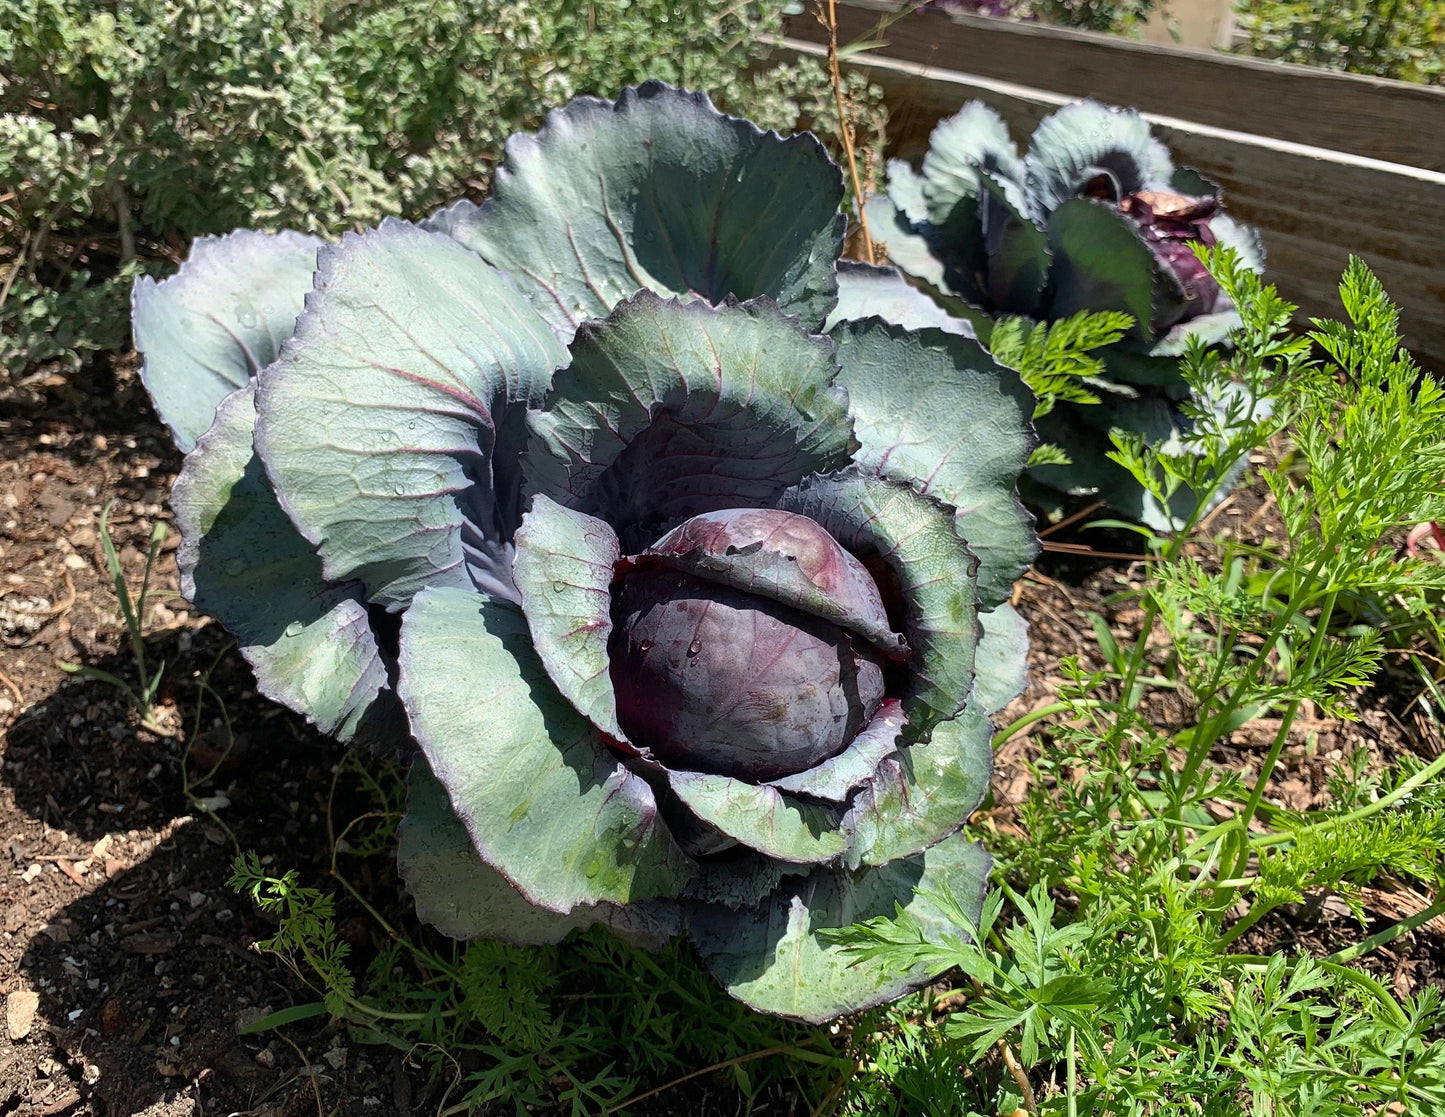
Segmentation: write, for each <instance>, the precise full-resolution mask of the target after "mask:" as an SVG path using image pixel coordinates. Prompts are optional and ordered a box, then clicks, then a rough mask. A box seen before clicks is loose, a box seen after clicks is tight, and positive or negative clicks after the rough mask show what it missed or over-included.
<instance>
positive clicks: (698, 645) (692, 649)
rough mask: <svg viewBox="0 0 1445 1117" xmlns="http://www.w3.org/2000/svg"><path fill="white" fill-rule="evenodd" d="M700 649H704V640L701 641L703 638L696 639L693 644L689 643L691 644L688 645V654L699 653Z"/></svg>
mask: <svg viewBox="0 0 1445 1117" xmlns="http://www.w3.org/2000/svg"><path fill="white" fill-rule="evenodd" d="M700 651H702V641H701V640H694V641H693V642H692V643H691V644H689V645H688V646H687V654H688V655H697V653H698V652H700Z"/></svg>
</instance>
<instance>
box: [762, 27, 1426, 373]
mask: <svg viewBox="0 0 1445 1117" xmlns="http://www.w3.org/2000/svg"><path fill="white" fill-rule="evenodd" d="M785 45H786V46H787V48H788V49H791V50H795V51H797V52H798V53H803V54H809V55H816V53H817V51H818V49H819V48H818V47H816V46H815V45H814V44H811V43H806V42H800V41H797V40H786V41H785ZM847 65H849V66H852V67H856V68H859V69H862V70H865V71H866V72H867V73H868V75H869V77H870V79H871V80H872V81H874V82H876V83H877V84H879V85H880V86H881V87H882V88H883V90H884V92H885V95H886V98H887V101H888V105H889V111H890V122H889V137H888V139H889V154H890V155H893V156H897V157H900V158H904V159H909V160H912V161H916V160H917V159H918V158H920V157H921V156H922V154H923V152H924V151H926V150H927V149H928V137H929V133H930V132H931V131H932V129H933V127H934V125H935V124H937V122H938V121H939V120H940V119H942V118H943V117H944V116H948V115H951V114H952V113H955V112H957V111H958V110H959V108H961V107H962V106H963V104H964V103H965V102H967V101H970V100H973V99H975V98H979V99H982V100H983V101H985V102H987V103H988V104H989V105H991V106H992V107H993V108H994V109H995V110H996V111H997V112H998V113H999V114H1000V115H1001V116H1002V117H1003V118H1004V120H1005V121H1006V122H1007V123H1008V126H1009V128H1010V130H1011V131H1012V132H1013V134H1014V139H1015V140H1016V141H1018V142H1019V144H1020V147H1021V148H1023V147H1026V146H1027V142H1028V137H1029V135H1030V133H1031V132H1032V131H1033V129H1034V127H1035V125H1037V123H1038V122H1039V120H1040V119H1041V118H1042V117H1043V116H1044V115H1046V114H1047V113H1049V112H1051V111H1053V110H1054V109H1055V108H1057V107H1058V106H1059V105H1061V104H1065V103H1067V102H1068V101H1069V100H1072V98H1070V97H1067V96H1062V95H1060V94H1057V93H1053V92H1049V91H1045V90H1040V89H1036V88H1031V87H1028V86H1025V85H1020V84H1017V83H1012V82H1006V81H996V80H991V79H988V78H981V77H978V76H976V75H972V74H961V73H956V72H953V71H949V70H942V69H938V68H934V67H923V66H918V65H916V64H913V63H909V62H901V61H896V60H894V59H890V58H885V57H882V56H881V55H879V54H869V55H866V56H864V58H862V59H859V60H856V61H852V60H850V61H849V62H848V63H847ZM1145 116H1146V117H1147V118H1148V119H1149V121H1150V123H1151V125H1152V126H1153V128H1154V133H1155V135H1156V136H1158V137H1159V138H1160V139H1161V140H1163V141H1164V142H1165V143H1166V144H1167V145H1168V146H1169V148H1170V150H1171V151H1172V152H1173V154H1174V158H1175V161H1176V162H1177V163H1179V164H1182V165H1184V166H1190V167H1194V168H1195V169H1196V170H1198V171H1200V172H1201V173H1203V174H1204V175H1206V176H1208V177H1209V178H1211V179H1213V180H1214V181H1215V182H1217V183H1219V184H1220V186H1221V187H1223V190H1224V202H1225V208H1226V210H1227V211H1228V212H1229V214H1230V215H1231V216H1233V217H1235V218H1238V219H1239V220H1241V221H1244V222H1246V223H1248V224H1250V225H1253V226H1255V227H1256V228H1258V229H1259V231H1260V235H1261V237H1262V238H1263V240H1264V247H1265V252H1266V274H1267V276H1268V278H1269V279H1270V281H1271V282H1273V283H1274V284H1275V285H1276V286H1277V287H1278V288H1279V290H1280V293H1281V294H1282V295H1284V296H1285V297H1286V298H1288V299H1289V300H1290V301H1291V302H1294V303H1298V304H1299V306H1300V312H1301V316H1302V317H1304V316H1316V317H1338V316H1340V314H1341V307H1340V303H1339V297H1338V285H1339V279H1340V274H1341V272H1343V270H1344V268H1345V264H1346V263H1347V262H1348V260H1349V257H1350V255H1351V254H1352V253H1353V254H1355V255H1359V256H1362V257H1363V258H1364V259H1365V260H1366V261H1367V262H1368V263H1369V264H1370V266H1371V267H1372V268H1373V269H1374V270H1375V273H1376V274H1377V275H1378V276H1379V277H1380V280H1381V282H1383V283H1384V285H1385V288H1386V290H1387V291H1388V292H1389V293H1390V296H1391V298H1392V299H1394V301H1395V302H1397V303H1398V304H1399V305H1400V308H1401V330H1402V332H1403V333H1404V335H1405V344H1406V345H1407V346H1409V347H1410V349H1411V351H1412V352H1413V353H1414V354H1415V356H1416V359H1417V360H1419V361H1420V362H1421V364H1422V365H1424V366H1425V367H1426V368H1429V369H1434V370H1437V371H1440V372H1445V174H1442V173H1440V172H1438V171H1430V170H1420V169H1417V168H1411V167H1402V166H1399V165H1397V164H1393V163H1385V162H1381V161H1378V160H1373V159H1367V158H1361V157H1358V156H1351V155H1344V154H1340V153H1338V152H1334V151H1327V150H1322V149H1319V148H1314V147H1309V146H1305V145H1300V144H1292V143H1287V142H1285V141H1281V140H1276V139H1271V138H1269V137H1265V136H1255V135H1249V134H1246V133H1242V132H1236V131H1231V130H1227V129H1222V128H1217V127H1212V126H1209V125H1206V124H1199V123H1196V122H1192V121H1185V120H1180V119H1177V118H1174V117H1167V116H1160V115H1157V114H1153V113H1145Z"/></svg>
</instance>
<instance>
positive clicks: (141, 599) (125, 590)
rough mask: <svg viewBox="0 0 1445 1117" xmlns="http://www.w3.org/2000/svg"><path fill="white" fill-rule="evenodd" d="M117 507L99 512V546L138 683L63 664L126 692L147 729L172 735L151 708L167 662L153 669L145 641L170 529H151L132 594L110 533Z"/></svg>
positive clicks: (160, 524)
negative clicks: (154, 575) (154, 574)
mask: <svg viewBox="0 0 1445 1117" xmlns="http://www.w3.org/2000/svg"><path fill="white" fill-rule="evenodd" d="M114 507H115V501H113V500H112V501H109V502H108V503H107V504H106V506H105V508H104V509H103V510H102V511H101V513H100V546H101V549H102V550H103V551H104V552H105V566H106V571H107V573H109V575H110V584H111V587H112V589H114V591H115V599H116V601H117V603H118V604H119V605H120V612H121V618H122V619H123V620H124V621H125V631H126V635H127V636H128V637H129V638H130V651H131V658H132V660H133V661H134V663H135V672H136V683H135V685H134V686H132V685H131V684H130V683H129V682H127V681H126V680H125V679H122V678H121V677H120V676H119V675H115V674H112V673H111V672H109V671H102V670H101V669H100V668H98V667H89V666H83V665H80V664H74V663H63V664H61V667H62V669H64V670H65V671H68V672H69V673H70V674H72V675H78V676H79V677H81V678H83V679H99V680H101V681H102V682H106V683H109V684H110V685H111V686H113V687H115V688H116V690H118V691H120V692H121V693H122V694H124V695H125V697H126V700H127V701H128V702H130V704H131V705H132V706H133V707H135V709H136V711H137V712H138V713H139V714H140V716H141V719H142V724H144V725H145V727H146V728H147V729H149V730H151V731H152V732H155V733H159V734H161V735H163V736H172V735H173V734H172V732H171V731H170V730H168V729H166V728H164V727H163V726H159V725H156V724H155V723H154V722H152V721H151V710H152V708H153V707H154V706H155V701H156V695H157V694H159V693H160V688H161V678H162V677H163V676H164V674H165V669H166V665H165V661H164V660H162V661H161V662H160V663H158V664H156V665H155V670H154V671H151V670H150V667H149V665H148V663H147V660H146V643H145V617H146V611H145V607H146V599H147V597H149V595H150V593H151V571H152V569H153V568H154V566H155V561H156V556H157V555H158V554H160V550H161V545H162V544H163V543H165V541H166V535H167V533H168V529H167V528H166V525H165V523H164V521H159V520H158V521H157V522H156V525H155V527H153V528H152V529H151V535H150V545H149V547H148V549H147V550H146V564H145V572H144V573H143V574H142V575H141V583H140V592H139V593H137V594H136V595H135V596H134V597H132V596H131V592H130V587H129V586H128V585H127V584H126V579H125V571H124V570H123V569H122V568H121V564H120V555H119V553H118V552H117V551H116V549H115V540H114V539H113V538H111V534H110V511H111V509H112V508H114Z"/></svg>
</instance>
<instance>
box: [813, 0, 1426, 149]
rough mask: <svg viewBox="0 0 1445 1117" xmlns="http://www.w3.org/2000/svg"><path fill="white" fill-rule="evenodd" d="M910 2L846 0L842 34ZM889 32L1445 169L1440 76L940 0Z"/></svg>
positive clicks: (976, 58) (1195, 116) (1325, 143)
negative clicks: (1156, 37) (1291, 58)
mask: <svg viewBox="0 0 1445 1117" xmlns="http://www.w3.org/2000/svg"><path fill="white" fill-rule="evenodd" d="M900 7H901V5H900V4H899V3H897V2H896V0H894V2H884V0H843V2H841V3H839V5H838V22H839V33H838V41H839V42H840V43H851V42H854V41H856V40H858V39H860V38H862V37H864V36H867V35H870V34H871V33H872V32H873V31H874V30H875V29H876V28H877V26H878V23H879V20H880V18H882V17H884V16H890V17H891V16H892V15H895V14H896V13H897V12H898V10H899V8H900ZM785 33H786V34H787V35H788V36H790V37H792V38H796V39H802V40H805V41H809V42H826V41H827V35H826V32H825V31H824V29H823V28H822V27H821V26H820V25H819V23H818V21H817V20H816V19H815V18H814V17H813V16H812V15H811V14H802V15H797V16H793V17H791V18H790V19H789V20H788V22H787V25H786V31H785ZM884 39H885V41H886V42H887V44H888V45H887V47H886V48H885V49H884V50H883V51H881V53H882V54H884V55H886V56H887V57H889V58H892V59H897V60H900V61H906V62H916V63H918V64H920V65H925V66H937V67H941V68H943V69H947V70H952V71H955V72H961V73H967V74H973V75H975V76H977V77H984V78H994V79H998V80H1003V81H1015V82H1022V83H1023V84H1025V85H1029V86H1032V87H1034V88H1036V89H1043V90H1047V91H1049V92H1052V93H1059V94H1063V95H1065V96H1068V97H1072V98H1078V97H1094V98H1096V99H1097V100H1100V101H1105V102H1109V103H1111V104H1116V105H1132V106H1133V107H1135V108H1137V109H1141V110H1143V111H1145V112H1154V113H1160V114H1163V115H1166V116H1173V117H1179V118H1182V119H1185V120H1193V121H1197V122H1198V123H1200V124H1211V125H1214V126H1215V127H1218V128H1229V129H1233V130H1236V131H1240V132H1249V133H1252V134H1254V135H1259V136H1271V137H1273V138H1275V139H1281V140H1291V141H1293V142H1295V143H1302V144H1309V145H1312V146H1315V147H1324V148H1331V149H1334V150H1336V151H1345V152H1349V153H1351V154H1353V155H1364V156H1368V157H1370V158H1372V159H1383V160H1385V161H1387V162H1391V163H1403V164H1406V165H1407V166H1412V167H1424V168H1426V169H1429V170H1436V171H1445V88H1440V87H1438V86H1425V85H1413V84H1409V83H1406V82H1399V81H1389V80H1387V79H1385V78H1372V77H1364V76H1361V75H1358V74H1339V73H1332V72H1330V71H1328V70H1319V69H1314V68H1312V67H1308V66H1294V65H1289V64H1287V63H1282V62H1263V61H1260V60H1258V59H1253V58H1242V57H1239V56H1236V55H1228V54H1216V53H1213V52H1210V51H1193V50H1184V49H1181V48H1178V47H1172V46H1158V45H1155V44H1152V43H1138V42H1131V41H1128V40H1125V39H1119V38H1116V37H1114V36H1110V35H1100V34H1095V33H1092V32H1087V31H1073V30H1069V29H1065V28H1059V27H1045V26H1042V25H1040V24H1025V23H1012V22H1009V21H1006V20H999V19H988V18H985V17H982V16H966V15H954V14H951V13H946V12H941V11H937V10H933V9H926V10H925V9H920V10H917V11H913V12H909V13H908V14H907V15H904V16H901V17H900V18H898V19H896V20H895V21H894V22H893V23H892V24H890V25H889V26H888V28H887V30H886V31H885V32H884Z"/></svg>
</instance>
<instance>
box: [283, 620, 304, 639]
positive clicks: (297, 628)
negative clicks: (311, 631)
mask: <svg viewBox="0 0 1445 1117" xmlns="http://www.w3.org/2000/svg"><path fill="white" fill-rule="evenodd" d="M305 627H306V626H305V625H303V624H302V623H301V622H300V621H292V622H291V623H290V624H288V625H287V626H286V635H287V636H300V635H301V630H302V629H303V628H305Z"/></svg>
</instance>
